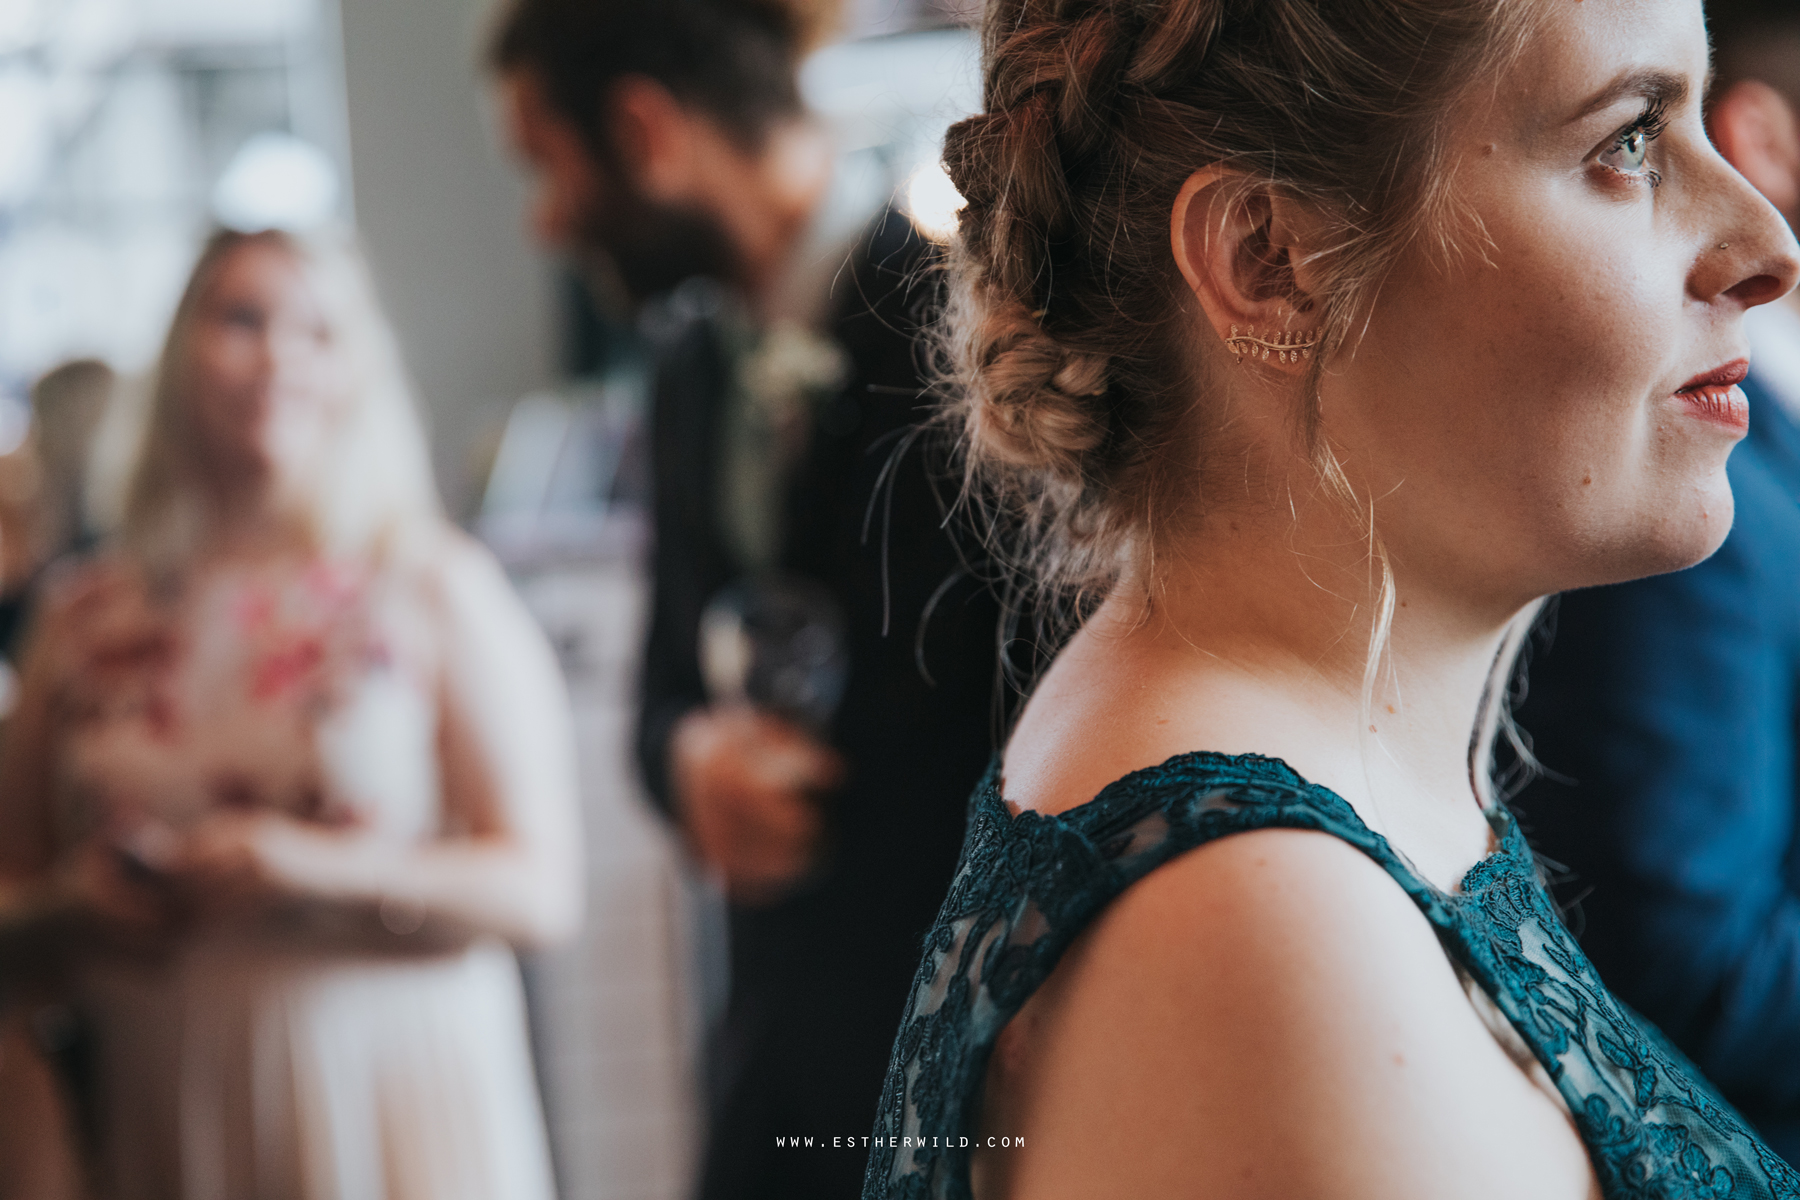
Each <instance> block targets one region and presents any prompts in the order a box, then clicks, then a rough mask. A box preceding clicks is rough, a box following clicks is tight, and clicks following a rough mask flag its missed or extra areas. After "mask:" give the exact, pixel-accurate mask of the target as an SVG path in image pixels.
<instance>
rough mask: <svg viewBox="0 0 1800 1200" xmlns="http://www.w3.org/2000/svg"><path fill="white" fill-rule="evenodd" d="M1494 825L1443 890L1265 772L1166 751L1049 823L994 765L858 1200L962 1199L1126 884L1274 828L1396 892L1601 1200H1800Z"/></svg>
mask: <svg viewBox="0 0 1800 1200" xmlns="http://www.w3.org/2000/svg"><path fill="white" fill-rule="evenodd" d="M1490 821H1491V822H1492V823H1493V825H1494V831H1495V834H1496V838H1497V842H1498V849H1496V850H1495V851H1494V853H1493V854H1491V855H1490V856H1488V857H1487V858H1485V859H1483V860H1482V861H1481V862H1479V863H1477V864H1476V865H1475V867H1474V868H1473V869H1472V870H1470V871H1469V873H1468V875H1467V876H1466V877H1465V878H1464V880H1463V885H1462V888H1461V889H1460V890H1459V891H1457V892H1454V893H1445V892H1443V891H1441V890H1439V889H1437V888H1436V887H1433V886H1432V885H1431V884H1430V883H1427V882H1426V881H1425V880H1424V879H1422V878H1421V877H1420V876H1419V875H1418V874H1417V873H1416V872H1415V871H1414V870H1413V868H1412V867H1411V865H1410V864H1409V863H1408V862H1407V861H1406V859H1405V858H1404V857H1403V856H1402V855H1400V854H1399V853H1398V852H1397V851H1396V850H1394V848H1393V847H1392V846H1390V845H1389V844H1388V842H1387V839H1386V838H1384V837H1382V836H1381V835H1380V834H1378V833H1375V832H1374V831H1372V830H1370V829H1369V828H1368V826H1366V825H1364V824H1363V822H1362V820H1361V819H1360V818H1359V817H1358V816H1357V815H1356V812H1355V810H1354V809H1352V808H1351V807H1350V805H1349V803H1348V802H1346V801H1345V800H1344V799H1343V798H1342V797H1340V796H1338V795H1337V794H1336V793H1334V792H1331V791H1329V790H1327V789H1326V788H1323V787H1319V786H1317V785H1314V784H1309V783H1307V782H1306V781H1305V780H1303V779H1301V778H1300V777H1299V776H1298V775H1296V774H1295V773H1294V772H1293V771H1292V770H1291V769H1289V768H1288V766H1287V765H1286V764H1285V763H1282V762H1280V761H1279V760H1277V759H1270V758H1262V757H1259V756H1255V755H1242V756H1238V757H1226V756H1224V755H1218V754H1210V753H1196V754H1184V755H1179V756H1177V757H1175V758H1172V759H1170V760H1169V761H1168V762H1166V763H1164V764H1162V765H1161V766H1159V767H1153V768H1150V769H1148V770H1143V771H1138V772H1135V773H1133V774H1131V775H1127V776H1126V777H1125V778H1123V779H1121V780H1119V781H1118V782H1116V783H1113V784H1111V785H1109V786H1108V787H1107V788H1106V789H1105V790H1103V791H1102V792H1101V793H1100V794H1099V795H1098V796H1097V797H1095V798H1094V799H1093V800H1092V801H1091V802H1089V803H1087V804H1084V805H1081V806H1080V807H1078V808H1074V809H1070V810H1069V811H1067V812H1064V813H1060V814H1058V815H1055V816H1048V817H1047V816H1043V815H1041V814H1038V813H1033V812H1025V813H1021V814H1020V815H1018V816H1016V817H1015V816H1013V815H1011V814H1010V813H1009V812H1008V811H1007V808H1006V805H1005V803H1004V802H1003V801H1002V800H1001V798H1000V791H999V768H998V765H997V764H996V766H995V767H994V768H993V769H991V770H990V771H989V773H988V776H987V778H986V779H985V780H983V781H982V783H981V785H980V786H979V787H978V788H977V789H976V791H975V795H974V796H973V798H972V799H971V801H970V812H969V832H968V838H967V840H966V842H965V844H964V846H963V854H962V862H961V863H960V865H959V866H958V868H957V875H956V879H955V882H954V883H953V884H952V885H951V889H950V895H949V897H948V898H947V899H946V900H945V902H944V907H943V909H942V911H941V912H940V913H939V915H938V920H937V924H936V925H935V926H934V927H933V929H932V931H931V933H930V934H929V935H928V937H927V939H926V944H925V957H924V961H923V963H922V964H921V965H920V967H919V971H918V974H917V976H916V978H915V980H914V984H913V991H912V994H911V996H910V997H909V999H908V1002H907V1009H906V1015H905V1019H904V1021H903V1022H902V1024H901V1027H900V1035H899V1039H898V1041H897V1042H896V1043H895V1046H894V1055H893V1060H892V1064H891V1065H890V1067H889V1068H888V1077H887V1083H886V1085H885V1086H884V1088H883V1089H882V1097H881V1107H880V1110H879V1113H878V1116H877V1120H876V1126H875V1137H874V1138H873V1139H872V1141H871V1145H872V1146H873V1147H874V1149H873V1150H872V1152H871V1157H870V1160H869V1167H868V1173H867V1175H866V1177H865V1180H864V1185H863V1197H864V1200H926V1198H931V1200H970V1196H971V1193H970V1187H969V1150H968V1149H967V1148H965V1147H966V1145H967V1143H968V1142H969V1141H972V1140H973V1138H972V1137H971V1136H969V1135H972V1133H973V1125H974V1122H975V1120H976V1118H977V1117H978V1115H979V1113H978V1111H977V1108H976V1106H977V1105H978V1104H979V1103H980V1091H981V1085H982V1081H983V1078H984V1077H985V1074H986V1071H987V1063H988V1056H989V1054H990V1053H991V1052H992V1050H993V1048H994V1044H995V1041H996V1040H997V1039H998V1038H999V1036H1000V1031H1001V1030H1002V1028H1004V1027H1005V1025H1006V1023H1007V1021H1009V1020H1010V1019H1011V1018H1012V1016H1013V1014H1015V1013H1017V1012H1018V1011H1019V1009H1020V1007H1021V1006H1022V1005H1023V1004H1024V1003H1025V1001H1026V999H1027V998H1029V997H1030V995H1031V994H1032V992H1033V991H1035V990H1036V989H1037V988H1038V987H1039V986H1040V985H1041V984H1042V983H1043V982H1044V980H1045V979H1047V978H1048V977H1049V975H1050V973H1051V971H1052V970H1053V969H1054V968H1055V966H1056V963H1057V961H1058V960H1059V959H1060V958H1061V957H1062V954H1063V952H1064V951H1065V950H1066V949H1067V948H1068V946H1069V944H1070V943H1071V942H1072V941H1074V939H1075V938H1076V937H1077V936H1079V935H1080V933H1081V932H1082V930H1083V929H1085V928H1086V927H1087V926H1088V924H1089V923H1090V922H1092V921H1093V920H1094V918H1095V917H1096V916H1098V915H1099V913H1100V911H1101V910H1102V909H1104V908H1105V907H1106V905H1107V904H1109V903H1110V902H1111V901H1112V900H1114V899H1115V898H1117V897H1118V896H1119V895H1120V894H1121V893H1122V892H1123V891H1124V890H1125V889H1126V888H1127V887H1129V886H1131V884H1133V883H1135V882H1136V881H1137V880H1139V879H1141V878H1143V877H1144V876H1145V875H1146V874H1148V873H1149V872H1150V871H1152V870H1154V869H1155V868H1156V867H1159V866H1161V865H1162V864H1164V863H1166V862H1168V861H1170V860H1171V859H1173V858H1175V857H1176V856H1177V855H1179V854H1181V853H1182V852H1184V851H1186V850H1190V849H1193V848H1194V847H1196V846H1201V845H1204V844H1206V843H1207V842H1210V841H1213V840H1215V839H1217V838H1221V837H1225V836H1228V835H1230V834H1233V833H1241V832H1245V831H1247V830H1253V829H1268V828H1285V829H1305V830H1314V831H1318V832H1323V833H1329V834H1332V835H1333V836H1335V837H1338V838H1341V839H1343V840H1344V841H1346V842H1349V843H1350V844H1351V845H1353V846H1355V847H1356V848H1357V849H1358V850H1361V851H1362V852H1363V853H1364V854H1366V855H1368V856H1369V857H1370V858H1371V859H1373V860H1374V861H1375V862H1376V863H1378V864H1379V865H1380V866H1382V867H1383V868H1384V869H1385V870H1386V871H1387V872H1388V874H1389V875H1391V876H1392V877H1393V878H1394V880H1395V881H1396V882H1397V883H1399V884H1400V886H1401V887H1402V888H1404V889H1405V890H1406V893H1407V894H1408V895H1409V896H1411V897H1412V899H1413V901H1414V903H1416V904H1417V905H1418V907H1419V909H1420V911H1422V912H1423V913H1424V915H1425V917H1426V919H1427V920H1429V921H1430V922H1431V924H1432V925H1433V926H1434V927H1435V928H1436V930H1437V931H1438V935H1439V939H1440V941H1441V942H1442V943H1443V945H1444V947H1445V950H1446V952H1447V953H1448V954H1449V955H1450V956H1451V958H1452V959H1453V960H1454V962H1455V963H1456V965H1458V966H1459V967H1460V968H1461V969H1462V970H1463V971H1465V972H1466V973H1467V974H1468V975H1469V976H1470V977H1471V978H1473V979H1474V980H1475V981H1476V983H1477V984H1478V985H1479V986H1480V987H1481V989H1482V990H1483V991H1484V992H1486V993H1487V995H1488V996H1489V997H1490V998H1492V1000H1493V1001H1494V1003H1495V1005H1496V1006H1497V1007H1498V1008H1499V1010H1500V1011H1501V1012H1502V1013H1503V1014H1504V1015H1505V1016H1506V1018H1507V1020H1508V1021H1509V1022H1511V1024H1512V1025H1513V1027H1514V1028H1515V1029H1516V1030H1517V1032H1518V1033H1519V1035H1520V1037H1521V1038H1523V1039H1524V1041H1525V1043H1526V1045H1527V1046H1529V1047H1530V1049H1531V1051H1532V1053H1533V1054H1534V1055H1535V1056H1536V1057H1537V1059H1538V1061H1539V1062H1540V1063H1542V1064H1543V1066H1544V1068H1545V1070H1546V1071H1548V1072H1549V1075H1550V1078H1551V1079H1552V1080H1553V1081H1554V1082H1555V1084H1556V1087H1557V1089H1558V1091H1559V1092H1561V1094H1562V1096H1563V1099H1564V1100H1565V1101H1566V1102H1567V1104H1568V1106H1569V1111H1570V1112H1571V1113H1572V1114H1573V1116H1574V1118H1575V1124H1576V1127H1577V1128H1578V1130H1579V1131H1580V1134H1581V1138H1582V1141H1583V1142H1584V1143H1585V1144H1586V1146H1587V1149H1588V1156H1589V1158H1590V1159H1591V1160H1592V1161H1593V1165H1594V1170H1595V1173H1596V1174H1597V1176H1598V1177H1599V1180H1600V1187H1601V1191H1602V1192H1603V1194H1604V1195H1605V1196H1606V1197H1607V1200H1715V1198H1723V1197H1733V1198H1734V1200H1735V1198H1746V1200H1765V1198H1768V1200H1774V1198H1786V1197H1794V1198H1800V1174H1796V1172H1795V1171H1794V1170H1792V1169H1791V1168H1790V1167H1789V1166H1788V1165H1787V1164H1786V1163H1785V1162H1783V1161H1782V1160H1781V1159H1780V1158H1779V1157H1777V1156H1776V1154H1775V1153H1774V1152H1773V1151H1772V1150H1770V1149H1769V1148H1768V1147H1767V1146H1765V1145H1763V1143H1762V1141H1761V1140H1760V1139H1759V1138H1757V1137H1756V1135H1755V1134H1753V1133H1752V1132H1751V1131H1750V1129H1749V1128H1748V1126H1746V1125H1745V1123H1744V1121H1743V1119H1742V1118H1741V1117H1739V1116H1738V1115H1737V1113H1736V1112H1734V1111H1733V1110H1732V1109H1731V1108H1730V1106H1729V1105H1727V1104H1726V1103H1725V1101H1724V1100H1722V1099H1720V1098H1719V1097H1718V1096H1717V1095H1716V1094H1715V1093H1714V1091H1713V1090H1712V1088H1711V1087H1710V1085H1708V1084H1707V1083H1706V1082H1705V1081H1704V1080H1703V1079H1702V1078H1701V1076H1700V1074H1699V1072H1698V1071H1697V1070H1696V1069H1695V1068H1694V1067H1693V1066H1692V1065H1691V1064H1689V1063H1688V1061H1687V1060H1686V1059H1685V1058H1684V1057H1682V1055H1681V1053H1680V1052H1679V1051H1677V1050H1676V1049H1674V1048H1673V1047H1672V1046H1671V1045H1669V1044H1668V1043H1667V1042H1666V1041H1665V1040H1664V1039H1663V1037H1662V1035H1661V1034H1660V1033H1658V1032H1657V1031H1656V1030H1655V1029H1653V1028H1652V1027H1651V1026H1649V1025H1648V1024H1647V1023H1645V1022H1643V1021H1642V1020H1641V1019H1640V1018H1638V1017H1637V1016H1636V1014H1634V1013H1632V1012H1631V1011H1630V1010H1629V1009H1627V1008H1626V1007H1625V1006H1624V1005H1622V1004H1620V1003H1619V1002H1618V1001H1617V1000H1615V999H1614V998H1613V997H1612V995H1611V994H1610V993H1609V992H1608V991H1607V990H1606V988H1605V986H1604V985H1603V984H1602V983H1601V982H1600V979H1599V976H1597V975H1596V974H1595V973H1594V968H1593V967H1592V966H1591V965H1590V964H1589V963H1588V961H1587V957H1586V956H1585V955H1584V954H1582V952H1581V950H1580V948H1579V947H1578V946H1577V945H1576V944H1575V940H1574V938H1573V937H1572V936H1571V935H1570V934H1569V932H1568V931H1567V929H1566V928H1565V927H1564V926H1563V924H1562V921H1561V920H1560V919H1559V918H1558V917H1557V915H1556V912H1555V909H1554V908H1553V907H1552V906H1551V903H1550V899H1549V897H1548V896H1547V895H1546V894H1545V892H1544V889H1543V887H1542V886H1541V885H1540V884H1539V882H1538V878H1537V873H1536V869H1535V865H1534V863H1533V860H1532V857H1531V851H1530V848H1529V847H1528V846H1527V845H1526V843H1525V839H1524V836H1523V835H1522V834H1521V833H1520V832H1519V829H1518V826H1517V824H1516V822H1514V821H1513V819H1512V817H1511V815H1510V814H1509V813H1507V812H1506V811H1505V810H1504V809H1499V810H1496V811H1495V812H1494V813H1492V814H1491V815H1490Z"/></svg>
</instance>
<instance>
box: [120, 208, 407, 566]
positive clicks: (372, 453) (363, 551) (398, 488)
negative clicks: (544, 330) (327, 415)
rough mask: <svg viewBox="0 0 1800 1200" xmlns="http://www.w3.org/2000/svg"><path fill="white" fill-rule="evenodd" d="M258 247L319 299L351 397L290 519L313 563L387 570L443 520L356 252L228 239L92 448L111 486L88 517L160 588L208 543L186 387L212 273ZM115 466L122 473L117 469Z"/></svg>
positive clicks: (387, 336)
mask: <svg viewBox="0 0 1800 1200" xmlns="http://www.w3.org/2000/svg"><path fill="white" fill-rule="evenodd" d="M258 245H260V246H271V247H275V248H277V249H279V250H281V251H283V252H285V253H287V254H289V255H291V256H292V257H293V259H294V260H295V261H296V262H297V263H298V264H300V266H301V267H302V269H303V270H304V271H305V272H306V275H307V278H308V280H309V282H310V283H311V284H312V286H313V287H314V288H315V289H316V290H317V295H318V299H319V303H320V307H321V308H322V309H323V311H324V314H325V319H326V321H327V323H328V325H329V327H330V330H331V335H332V337H333V338H335V339H338V340H339V343H340V345H341V346H342V347H343V348H344V349H345V350H346V351H347V352H348V353H349V355H350V356H351V361H352V371H351V374H352V378H353V379H354V380H355V386H354V389H353V394H352V396H351V397H350V402H349V405H348V408H347V410H346V411H345V413H344V414H343V415H342V417H341V418H340V420H339V421H338V423H337V426H336V428H335V430H334V432H333V435H332V440H331V443H330V446H329V449H328V450H327V452H326V453H325V454H323V455H322V456H321V460H320V464H319V469H318V473H317V475H316V476H315V477H314V478H313V480H311V481H310V486H309V487H308V488H307V489H306V495H305V501H304V505H303V511H302V512H301V513H300V514H299V515H300V516H301V518H302V520H303V522H304V524H305V526H306V532H307V534H308V536H309V537H310V539H311V540H312V542H313V546H314V548H315V549H316V551H317V552H319V553H320V554H322V555H325V556H327V557H333V558H365V559H373V560H378V561H389V560H391V559H392V558H393V557H394V556H396V555H401V556H404V555H405V554H407V553H408V552H409V551H411V550H413V549H415V548H417V547H418V546H419V545H420V544H421V543H422V542H423V541H424V540H425V539H426V538H427V537H428V535H429V534H430V533H432V532H433V531H434V530H435V529H437V528H438V527H440V525H441V522H442V520H443V508H442V504H441V502H440V500H439V498H438V494H437V488H436V484H435V482H434V480H433V477H432V471H431V460H430V455H429V451H428V450H427V447H426V441H425V433H424V429H423V427H422V425H421V423H420V419H419V413H418V409H417V406H416V404H415V402H414V400H413V392H412V388H411V386H410V384H409V382H408V380H407V377H406V372H405V369H404V366H403V365H402V362H401V358H400V351H399V346H398V344H397V343H396V341H395V339H394V335H393V332H392V330H391V329H390V327H389V325H388V323H387V320H386V318H385V317H384V316H383V315H382V312H381V308H380V305H379V304H378V303H377V302H376V298H375V289H374V285H373V282H372V281H371V279H370V277H369V272H368V268H367V266H366V265H365V264H364V261H363V259H362V256H361V254H360V253H359V252H358V251H357V250H356V248H355V246H354V244H353V243H352V242H351V240H350V239H349V238H348V237H346V236H344V235H340V234H321V235H306V236H302V235H298V234H293V233H288V232H285V231H279V230H266V231H262V232H258V233H239V232H236V231H233V230H223V231H220V232H219V233H216V234H214V235H213V237H212V238H211V239H210V240H209V241H208V242H207V244H206V247H205V249H204V250H202V251H201V254H200V258H199V261H198V262H196V263H195V265H194V270H193V273H192V275H191V276H190V277H189V279H188V284H187V287H186V289H185V290H184V291H183V293H182V296H181V300H180V302H179V303H178V304H177V305H176V308H175V316H174V319H173V320H172V321H171V322H170V325H169V333H168V337H167V339H166V340H165V342H164V344H163V351H162V355H161V358H160V360H159V362H158V365H157V367H156V369H155V370H154V372H153V373H152V374H151V375H150V377H149V379H148V380H147V386H146V387H145V389H144V390H143V391H141V392H140V393H139V395H138V396H137V397H136V403H135V404H133V403H131V402H130V401H129V400H127V401H124V402H122V404H121V406H120V407H119V408H116V409H115V411H114V412H113V413H112V414H110V415H109V426H110V428H108V429H106V430H104V431H103V432H102V434H101V436H100V438H99V439H98V441H99V444H98V445H97V446H96V448H95V455H96V460H97V461H96V470H95V476H96V477H97V479H103V477H105V476H107V475H109V474H110V475H111V476H112V479H113V481H114V483H113V486H112V488H111V494H110V495H108V494H107V491H106V489H105V484H104V483H103V482H102V483H99V484H98V485H97V488H96V490H95V491H94V493H93V494H92V496H91V500H92V502H93V504H94V508H95V511H96V515H97V516H98V517H99V518H100V520H101V523H102V524H103V526H104V527H106V528H107V529H109V530H110V531H113V532H115V533H116V536H117V538H118V540H119V542H120V543H121V544H122V545H123V546H124V548H125V549H126V550H127V551H128V552H129V553H131V554H132V555H134V556H136V557H137V558H139V559H140V560H141V561H143V562H144V563H145V565H146V566H148V567H149V568H150V569H151V571H152V572H153V573H155V574H158V575H168V574H171V573H173V572H176V571H178V570H179V569H180V568H181V566H182V565H183V564H184V563H186V562H187V561H188V560H189V559H190V558H191V557H192V555H193V554H194V552H195V551H196V550H197V549H198V548H199V544H200V542H201V540H202V539H203V538H204V537H205V536H206V532H207V517H206V511H205V501H204V497H203V495H202V493H201V484H200V480H199V477H198V472H199V469H200V468H199V465H198V464H197V463H196V462H195V461H194V458H193V455H192V453H191V450H190V447H189V443H188V439H187V437H186V435H185V433H184V429H183V423H184V421H185V411H184V410H185V405H186V404H187V403H188V396H187V395H185V394H184V390H183V379H184V376H185V374H186V371H185V368H186V363H187V358H188V355H189V353H190V348H189V343H190V339H191V334H192V329H193V325H194V321H195V318H196V317H197V316H198V314H199V311H200V307H201V305H202V304H203V303H204V301H205V299H206V293H207V290H208V289H209V288H210V287H211V286H212V283H213V281H214V279H215V277H216V276H217V274H218V272H219V268H220V267H221V266H222V265H223V264H224V263H225V262H226V260H227V259H229V258H230V256H231V255H232V254H234V253H236V252H237V251H238V250H240V249H243V248H245V247H249V246H258ZM109 443H110V445H111V447H112V448H113V450H112V455H110V456H109V455H108V454H107V449H108V445H109ZM127 445H128V446H130V447H131V450H130V452H129V458H128V465H125V464H120V463H118V462H117V460H118V459H119V458H121V457H124V456H123V455H121V454H120V448H122V447H123V446H127ZM107 457H113V458H114V459H115V464H114V465H115V469H114V470H113V471H111V472H109V471H107V470H105V467H106V465H107V464H106V463H105V462H104V459H106V458H107ZM121 465H123V466H124V470H123V471H120V470H118V469H117V467H118V466H121ZM120 482H122V483H123V487H119V486H118V484H119V483H120Z"/></svg>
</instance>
